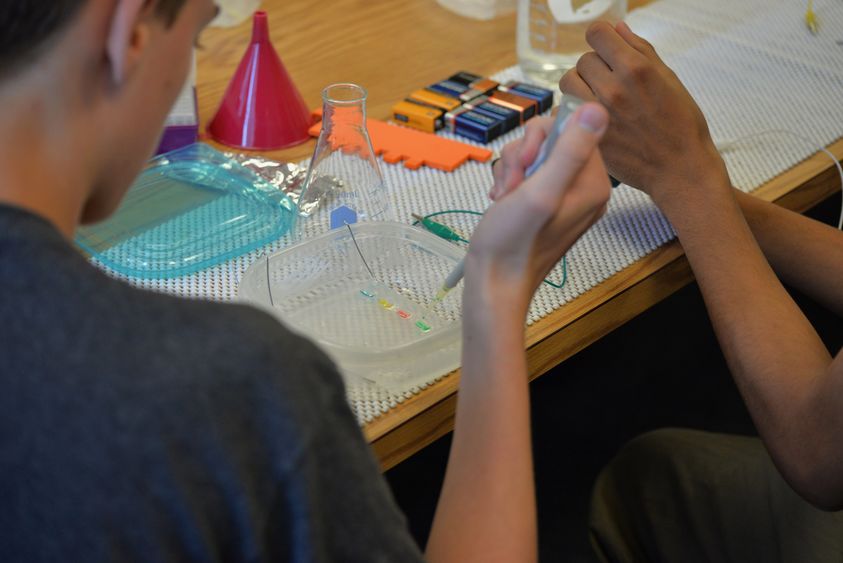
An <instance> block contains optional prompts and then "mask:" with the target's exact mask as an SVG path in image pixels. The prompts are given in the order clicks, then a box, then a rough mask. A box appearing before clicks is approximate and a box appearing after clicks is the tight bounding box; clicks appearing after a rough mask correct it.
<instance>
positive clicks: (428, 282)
mask: <svg viewBox="0 0 843 563" xmlns="http://www.w3.org/2000/svg"><path fill="white" fill-rule="evenodd" d="M352 228H353V229H354V238H355V239H356V241H357V244H358V245H359V247H360V253H362V254H363V256H364V257H365V259H366V262H367V263H368V265H369V267H370V268H371V270H372V272H371V274H370V273H369V270H368V269H367V268H366V265H365V264H364V262H363V260H362V259H361V258H360V253H358V251H357V249H356V248H355V245H354V241H353V240H352V237H351V235H350V233H349V231H348V229H343V228H341V229H337V230H334V231H330V232H328V233H325V234H323V235H320V236H318V237H315V238H312V239H309V240H306V241H304V242H301V243H299V244H297V245H295V246H292V247H289V248H287V249H284V250H282V251H280V252H277V253H276V254H273V255H271V256H268V257H262V258H260V259H258V260H257V261H256V262H255V263H254V264H253V265H252V266H251V267H250V268H249V269H248V270H247V271H246V273H245V274H244V275H243V279H242V280H241V281H240V286H239V289H238V297H239V298H240V299H242V300H245V301H248V302H251V303H254V304H257V305H260V306H262V307H265V308H267V309H269V310H271V311H272V312H273V313H274V314H276V315H278V316H279V317H280V318H281V320H282V321H284V322H285V323H286V324H287V325H288V326H290V327H291V328H292V329H294V330H296V331H298V332H300V333H302V334H305V335H306V336H309V337H310V338H312V339H314V340H315V341H317V342H318V343H319V344H320V345H321V346H322V348H323V349H324V350H325V351H326V352H327V353H328V354H329V355H330V356H331V357H332V358H333V359H334V360H335V361H336V362H337V364H339V366H340V367H341V369H342V371H343V372H344V374H346V375H350V376H356V377H362V378H364V379H368V380H370V381H374V382H375V383H377V384H379V385H381V386H384V387H386V388H389V389H392V390H406V389H409V388H411V387H413V386H417V385H422V384H425V383H428V382H430V381H431V380H433V379H435V378H437V377H439V376H441V375H444V374H445V373H447V372H449V371H452V370H454V369H456V368H457V367H458V366H459V363H460V345H461V340H460V337H461V335H460V326H461V305H462V284H460V285H458V286H457V287H456V288H455V289H453V290H452V291H451V292H450V293H449V294H448V295H447V296H446V297H445V298H444V299H443V300H442V301H436V300H435V296H436V293H437V291H438V290H439V288H440V287H441V286H442V282H443V281H444V280H445V277H446V276H447V275H448V273H449V272H450V271H451V269H452V268H453V267H454V266H455V265H456V264H457V262H458V261H459V260H460V259H461V258H463V257H464V256H465V251H464V250H462V249H461V248H459V247H457V246H455V245H453V244H450V243H448V242H445V241H443V240H442V239H440V238H438V237H436V236H434V235H432V234H430V233H428V232H427V231H423V230H420V229H417V228H415V227H411V226H409V225H405V224H401V223H394V222H387V221H373V222H362V223H357V224H355V225H353V226H352ZM389 305H391V307H389ZM419 322H421V323H422V324H421V325H419V324H417V323H419ZM425 327H427V330H425Z"/></svg>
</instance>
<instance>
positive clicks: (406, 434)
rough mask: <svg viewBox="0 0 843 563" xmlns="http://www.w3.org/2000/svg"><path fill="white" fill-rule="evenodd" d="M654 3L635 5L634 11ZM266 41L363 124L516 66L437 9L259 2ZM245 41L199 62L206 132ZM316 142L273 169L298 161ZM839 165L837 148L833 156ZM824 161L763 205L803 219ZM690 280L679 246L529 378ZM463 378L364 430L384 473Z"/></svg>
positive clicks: (612, 285) (451, 400)
mask: <svg viewBox="0 0 843 563" xmlns="http://www.w3.org/2000/svg"><path fill="white" fill-rule="evenodd" d="M648 1H649V0H631V1H630V5H631V6H632V7H637V6H640V5H643V4H646V3H648ZM263 7H264V9H266V10H267V11H268V13H269V17H270V27H271V33H272V38H273V41H274V43H275V46H276V48H277V49H278V52H279V53H280V55H281V58H282V59H283V61H284V64H285V66H286V67H287V70H288V71H289V72H290V74H291V75H292V76H293V79H294V80H295V82H296V84H297V85H298V87H299V89H300V91H301V93H302V95H303V96H304V98H305V100H306V101H307V103H308V105H309V106H310V107H319V106H320V105H321V98H320V92H321V90H322V88H323V87H324V86H326V85H327V84H330V83H334V82H354V83H357V84H361V85H363V86H364V87H366V88H367V89H368V91H369V100H368V107H369V116H370V117H374V118H379V119H386V118H387V117H388V116H389V110H390V108H391V107H392V105H393V104H394V103H395V102H396V101H397V100H400V99H402V98H403V97H404V96H405V95H406V94H407V93H408V92H409V91H411V90H413V89H414V88H418V87H422V86H424V85H426V84H430V83H432V82H436V81H438V80H442V79H443V78H445V77H447V76H449V75H450V74H452V73H453V72H456V71H458V70H468V71H472V72H476V73H479V74H485V75H489V74H492V73H494V72H496V71H498V70H501V69H504V68H506V67H509V66H511V65H513V64H515V62H516V58H515V17H514V15H513V16H507V17H502V18H499V19H496V20H493V21H490V22H477V21H473V20H469V19H465V18H461V17H459V16H456V15H454V14H452V13H451V12H448V11H447V10H445V9H443V8H441V7H439V6H438V5H437V4H436V2H435V1H434V0H404V1H402V2H398V1H384V2H369V1H364V0H331V1H330V2H314V1H312V0H265V1H264V6H263ZM249 33H250V23H249V22H246V23H244V24H242V25H240V26H238V27H236V28H231V29H211V30H208V31H207V32H206V33H205V34H204V36H203V38H202V43H203V44H204V46H205V47H204V49H203V50H201V51H200V52H199V54H198V68H199V72H198V99H199V109H200V115H201V117H202V120H203V123H206V122H207V121H208V120H209V119H210V118H211V117H212V116H213V113H214V111H215V110H216V107H217V105H218V104H219V100H220V99H221V97H222V95H223V92H224V90H225V87H226V85H227V84H228V80H229V79H230V77H231V75H232V74H233V72H234V69H235V68H236V66H237V64H238V62H239V61H240V57H241V56H242V54H243V52H244V50H245V48H246V45H247V41H248V37H249ZM313 144H314V143H313V142H312V141H311V142H308V143H306V144H304V145H301V146H299V147H295V148H292V149H289V150H285V151H276V152H270V153H265V154H266V155H267V156H269V157H271V158H276V159H279V160H287V161H299V160H301V159H304V158H307V157H309V156H310V153H311V152H312V150H313ZM829 148H830V149H831V151H832V152H833V153H834V154H835V155H836V157H837V158H838V159H840V158H841V157H843V141H840V142H837V143H835V144H833V145H832V146H831V147H829ZM838 189H839V186H838V181H837V174H836V171H835V170H834V169H833V167H832V165H831V162H830V160H829V159H828V158H827V157H826V156H824V155H822V154H818V155H816V156H814V157H813V158H811V159H809V160H808V161H806V162H804V163H802V164H801V165H799V166H797V167H795V168H794V169H792V170H790V171H788V172H786V173H784V174H782V175H781V176H779V177H778V178H776V179H774V180H773V181H771V182H769V183H768V184H766V185H765V186H762V187H761V188H760V189H759V190H758V191H757V192H755V193H756V195H758V196H759V197H761V198H763V199H766V200H768V201H776V202H778V203H779V204H781V205H784V206H786V207H788V208H791V209H794V210H798V211H804V210H806V209H808V208H810V207H812V206H813V205H814V204H816V203H818V202H820V201H822V200H823V199H825V198H826V197H828V196H829V195H830V194H832V193H833V192H834V191H835V190H838ZM692 280H693V275H692V274H691V271H690V268H689V266H688V262H687V261H686V259H685V258H684V255H683V252H682V248H681V246H680V245H679V243H678V242H673V243H670V244H667V245H665V246H663V247H661V248H660V249H658V250H657V251H655V252H653V253H652V254H650V255H649V256H647V257H646V258H644V259H642V260H640V261H639V262H636V263H635V264H633V265H632V266H630V267H628V268H626V269H625V270H623V271H622V272H619V273H618V274H616V275H614V276H613V277H612V278H610V279H609V280H607V281H606V282H604V283H602V284H600V285H599V286H598V287H596V288H594V289H592V290H591V291H589V292H588V293H586V294H584V295H582V296H581V297H579V298H578V299H576V300H575V301H573V302H572V303H570V304H568V305H566V306H565V307H562V308H561V309H558V310H557V311H555V312H554V313H553V314H551V315H550V316H548V317H546V318H545V319H543V320H542V321H540V322H538V323H536V324H534V325H533V326H531V327H530V328H529V329H528V331H527V346H528V361H529V368H530V378H531V379H532V378H536V377H538V376H539V375H541V374H543V373H545V372H546V371H548V370H549V369H551V368H552V367H554V366H556V365H557V364H559V363H561V362H562V361H564V360H565V359H567V358H568V357H570V356H572V355H573V354H575V353H576V352H578V351H579V350H582V349H583V348H585V347H586V346H588V345H589V344H591V343H593V342H595V341H596V340H598V339H600V338H601V337H602V336H604V335H606V334H608V333H609V332H611V331H612V330H614V329H615V328H617V327H619V326H621V325H622V324H623V323H625V322H627V321H628V320H630V319H632V318H634V317H635V316H636V315H638V314H639V313H641V312H643V311H645V310H647V309H648V308H649V307H651V306H653V305H655V304H656V303H658V302H659V301H661V300H662V299H664V298H666V297H667V296H669V295H670V294H672V293H673V292H675V291H677V290H678V289H680V288H681V287H683V286H685V285H686V284H688V283H689V282H691V281H692ZM458 381H459V375H458V373H457V374H452V375H450V376H448V377H446V378H444V379H442V380H440V381H439V382H437V383H436V384H434V385H432V386H431V387H430V388H428V389H426V390H424V392H422V393H420V394H419V395H417V396H414V397H413V398H411V399H409V400H407V401H405V402H404V403H403V404H401V405H400V406H399V407H397V408H395V409H393V410H391V411H390V412H388V413H386V414H385V415H383V416H381V417H380V418H378V419H377V420H375V421H373V422H371V423H370V424H368V425H367V426H366V427H365V429H364V431H365V434H366V436H367V438H368V439H369V440H370V442H371V444H372V446H373V448H374V449H375V452H376V454H377V456H378V457H379V459H380V461H381V464H382V466H383V468H384V469H388V468H390V467H392V466H394V465H396V464H398V463H399V462H401V461H402V460H404V459H406V458H407V457H409V456H411V455H413V454H414V453H415V452H417V451H419V450H420V449H421V448H423V447H425V446H426V445H428V444H430V443H431V442H433V441H434V440H436V439H437V438H439V437H441V436H443V435H444V434H446V433H447V432H450V431H451V430H452V429H453V424H454V421H453V416H454V408H455V406H456V391H457V386H458Z"/></svg>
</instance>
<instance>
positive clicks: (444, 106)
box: [407, 89, 460, 111]
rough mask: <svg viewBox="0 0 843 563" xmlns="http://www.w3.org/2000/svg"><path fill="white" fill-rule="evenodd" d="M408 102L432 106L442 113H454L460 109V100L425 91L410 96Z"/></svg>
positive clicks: (417, 91) (418, 91)
mask: <svg viewBox="0 0 843 563" xmlns="http://www.w3.org/2000/svg"><path fill="white" fill-rule="evenodd" d="M407 101H408V102H412V103H414V104H420V105H424V106H430V107H433V108H436V109H440V110H442V111H453V110H455V109H457V108H458V107H460V102H459V100H455V99H454V98H451V97H449V96H443V95H442V94H439V93H437V92H431V91H430V90H425V89H422V90H416V91H415V92H413V93H412V94H410V95H409V97H408V98H407Z"/></svg>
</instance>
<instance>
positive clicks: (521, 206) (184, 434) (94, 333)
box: [0, 0, 609, 563]
mask: <svg viewBox="0 0 843 563" xmlns="http://www.w3.org/2000/svg"><path fill="white" fill-rule="evenodd" d="M215 11H216V10H215V6H214V5H213V3H212V2H211V1H210V0H51V1H50V2H5V3H3V4H2V7H0V31H2V33H0V106H2V107H3V112H2V114H0V318H2V323H0V346H1V347H2V348H0V383H2V385H3V389H4V392H3V393H0V554H2V556H0V558H2V559H3V560H4V561H26V562H30V563H31V562H38V561H57V560H58V561H86V562H96V561H185V560H197V561H219V560H226V561H270V560H271V561H296V562H305V561H317V562H322V561H384V562H386V561H390V562H392V561H417V560H421V559H422V555H421V552H420V551H419V549H418V548H417V546H415V545H414V544H413V542H412V540H411V538H410V536H409V534H408V532H407V530H406V528H405V524H404V520H403V517H402V515H401V514H400V512H399V511H398V509H397V508H396V507H395V505H394V503H393V501H392V499H391V497H390V495H389V492H388V490H387V488H386V486H385V484H384V482H383V481H382V479H381V477H380V475H379V473H378V467H377V465H376V463H375V461H374V460H373V458H372V456H371V453H370V451H369V449H368V447H367V445H366V442H365V440H364V439H363V436H362V434H361V433H360V430H359V428H358V427H357V424H356V422H355V420H354V418H353V416H352V415H351V413H350V411H349V409H348V406H347V404H346V403H345V395H344V389H343V386H342V383H341V380H340V378H339V376H338V374H337V372H336V368H335V367H334V366H333V365H332V364H331V362H330V361H329V360H328V359H327V358H326V357H325V355H324V354H323V353H322V352H321V351H319V350H318V349H317V348H316V347H315V346H313V345H312V344H311V343H309V342H308V341H306V340H304V339H302V338H301V337H298V336H296V335H294V334H293V333H291V332H289V331H288V330H287V329H286V328H284V327H283V326H281V325H279V324H278V323H277V322H276V321H275V320H273V319H272V318H270V317H268V316H267V315H265V314H263V313H261V312H259V311H256V310H253V309H251V308H248V307H244V306H236V305H222V304H214V303H207V302H197V301H186V300H180V299H175V298H172V297H167V296H163V295H157V294H153V293H148V292H144V291H139V290H136V289H133V288H131V287H129V286H127V285H125V284H123V283H121V282H118V281H115V280H112V279H110V278H108V277H106V276H104V275H103V274H101V273H100V272H98V271H97V270H96V269H94V268H93V267H92V266H91V265H90V264H88V263H87V262H86V261H85V260H84V259H83V258H82V257H81V256H80V255H79V254H77V253H76V252H75V250H74V249H73V247H72V244H71V242H70V241H71V240H72V238H73V236H74V232H75V230H76V228H77V227H78V225H79V224H80V223H87V222H93V221H97V220H101V219H103V218H105V217H107V216H108V215H109V214H110V213H111V212H112V211H113V210H114V208H115V207H116V206H117V204H118V203H119V201H120V199H121V197H122V195H123V193H124V192H125V190H126V188H127V187H128V185H129V184H130V183H131V181H132V179H133V178H134V176H135V175H136V174H137V173H138V172H139V170H140V169H141V167H142V166H143V163H144V161H145V160H146V159H147V158H148V156H149V155H150V153H151V152H152V149H153V147H154V146H155V145H156V141H157V138H158V136H159V134H160V129H161V126H162V123H163V121H164V118H165V115H166V113H167V111H168V109H169V107H170V106H171V105H172V103H173V102H174V100H175V98H176V96H177V94H178V92H179V89H180V86H181V84H183V82H184V79H185V76H186V73H187V68H188V65H189V62H190V58H191V50H192V46H193V44H194V42H195V40H196V38H197V35H198V34H199V33H200V31H201V29H202V28H203V27H204V26H205V25H206V24H207V22H209V21H210V20H211V19H212V18H213V16H214V14H215ZM607 123H608V116H607V114H606V112H605V110H604V109H603V108H602V107H600V106H599V105H597V104H587V105H586V106H584V107H583V108H581V109H580V110H579V112H578V113H577V114H576V115H575V116H574V118H573V119H572V120H571V121H570V124H569V126H568V127H567V128H566V130H565V132H564V133H563V134H562V136H561V137H560V140H559V142H558V143H557V144H556V146H555V148H554V149H553V150H554V152H553V154H552V155H551V158H550V159H549V160H548V162H547V163H546V164H545V165H544V166H543V167H542V168H541V169H540V170H539V171H538V172H537V173H536V174H535V175H534V176H532V177H531V178H530V179H529V180H528V181H523V182H522V180H523V175H524V168H525V167H526V166H527V165H529V164H530V163H531V162H532V161H533V159H534V158H535V156H536V154H537V152H538V147H539V144H540V142H541V140H542V139H543V138H544V137H545V135H546V133H547V130H548V127H549V120H534V125H532V126H531V127H530V128H529V130H528V132H527V136H526V139H525V141H524V142H523V143H522V144H521V145H519V148H518V150H519V151H520V152H521V153H522V158H521V159H520V161H519V162H520V163H521V164H517V165H509V166H507V167H506V168H503V167H498V168H497V170H496V175H497V176H498V182H497V184H496V186H497V189H496V190H495V193H493V194H492V197H493V198H494V199H495V200H496V201H497V203H496V204H495V205H494V206H493V207H492V208H491V209H490V211H489V212H488V213H487V215H486V217H485V218H484V219H483V221H482V222H481V223H480V225H479V226H478V229H477V231H476V232H475V234H474V237H473V238H472V243H471V249H470V251H469V254H468V258H467V261H466V278H465V284H466V285H465V293H464V295H465V298H464V307H465V310H464V323H463V326H464V335H463V337H464V346H463V349H464V353H463V369H462V375H461V383H460V396H459V406H458V409H457V415H456V425H455V434H454V441H453V447H452V452H451V456H450V460H449V464H448V471H447V476H446V480H445V484H444V488H443V491H442V495H441V498H440V501H439V505H438V509H437V514H436V518H435V522H434V526H433V531H432V533H431V536H430V540H429V543H428V546H427V554H426V558H427V559H428V560H430V561H447V560H454V561H492V560H511V561H535V559H536V522H535V499H534V491H533V477H532V460H531V452H530V434H529V396H528V388H527V368H526V358H525V352H524V340H523V337H524V334H523V330H524V319H525V316H526V312H527V307H528V305H529V303H530V299H531V296H532V294H533V292H534V291H535V289H536V287H537V286H538V284H539V283H541V280H542V279H543V278H544V276H545V274H546V273H547V271H548V270H549V269H550V268H551V267H552V266H553V265H554V264H555V263H556V262H557V261H558V260H559V258H560V256H561V255H562V254H563V253H564V252H565V251H566V250H567V249H568V248H569V247H570V245H571V244H573V242H574V241H575V240H576V238H577V237H578V236H579V234H581V233H582V232H583V231H584V230H585V229H586V228H588V227H589V226H590V225H591V223H592V222H593V221H595V220H596V219H597V218H598V217H599V216H600V215H601V213H602V211H603V207H604V205H605V203H606V200H607V198H608V195H609V185H608V180H607V176H606V172H605V169H604V168H603V165H602V161H601V159H600V155H599V153H598V151H597V148H596V147H597V143H598V141H599V139H600V136H601V135H602V133H603V131H604V130H605V128H606V126H607ZM507 150H508V151H509V152H510V153H511V152H512V151H513V150H515V149H513V148H509V149H507ZM501 412H505V413H507V416H506V417H502V416H499V414H498V413H501Z"/></svg>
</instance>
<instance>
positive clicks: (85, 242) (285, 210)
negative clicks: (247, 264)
mask: <svg viewBox="0 0 843 563" xmlns="http://www.w3.org/2000/svg"><path fill="white" fill-rule="evenodd" d="M294 218H295V205H294V204H293V203H292V202H291V201H290V199H289V198H288V197H287V196H286V195H285V194H284V193H283V192H281V191H280V190H278V189H277V188H275V187H274V186H272V185H271V184H269V183H268V182H266V181H265V180H263V179H261V178H260V177H259V176H257V175H256V174H255V173H253V172H252V171H251V170H248V169H247V168H245V167H243V166H242V165H240V164H239V163H237V162H236V161H234V160H232V159H229V158H226V157H225V156H224V155H223V154H222V153H220V152H218V151H216V150H214V149H213V148H211V147H209V146H208V145H204V144H195V145H190V146H188V147H185V148H183V149H179V150H176V151H173V152H170V153H167V154H165V155H162V156H160V157H158V158H156V159H154V160H153V161H152V162H151V163H150V165H149V167H148V168H147V169H146V170H145V171H144V172H143V173H142V174H141V175H140V177H139V178H138V180H137V181H136V182H135V183H134V184H133V185H132V187H131V188H130V189H129V191H128V193H127V194H126V197H125V198H124V200H123V202H122V204H121V205H120V208H119V209H118V210H117V211H116V212H115V213H114V215H112V216H111V217H110V218H109V219H107V220H106V221H104V222H102V223H98V224H96V225H93V226H90V227H84V228H82V229H80V230H79V232H78V234H77V237H76V243H77V244H78V245H79V246H80V247H81V248H82V249H83V250H84V251H86V252H87V253H88V254H90V255H91V256H92V257H93V258H95V259H97V260H98V261H100V262H102V263H103V264H105V265H106V266H108V267H109V268H111V269H112V270H114V271H116V272H119V273H121V274H125V275H127V276H133V277H138V278H172V277H176V276H183V275H187V274H191V273H193V272H196V271H198V270H201V269H203V268H207V267H209V266H213V265H215V264H218V263H220V262H223V261H225V260H228V259H230V258H233V257H235V256H239V255H241V254H245V253H246V252H249V251H251V250H254V249H255V248H258V247H260V246H262V245H264V244H266V243H269V242H271V241H273V240H276V239H278V238H280V237H281V236H283V235H284V234H285V233H286V232H287V231H288V230H289V229H290V227H291V225H292V222H293V220H294Z"/></svg>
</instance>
